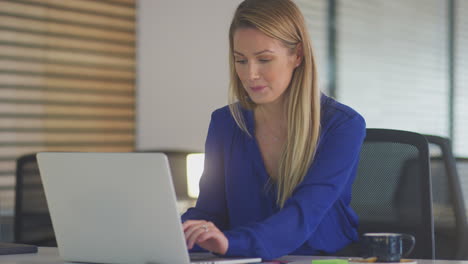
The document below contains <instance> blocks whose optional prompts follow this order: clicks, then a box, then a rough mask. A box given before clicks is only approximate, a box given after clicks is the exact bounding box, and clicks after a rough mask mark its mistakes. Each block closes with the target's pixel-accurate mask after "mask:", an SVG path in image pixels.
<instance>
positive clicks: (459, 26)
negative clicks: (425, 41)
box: [453, 0, 468, 157]
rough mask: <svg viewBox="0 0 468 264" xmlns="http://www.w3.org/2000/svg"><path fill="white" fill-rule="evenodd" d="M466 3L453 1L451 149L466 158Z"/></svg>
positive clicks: (467, 86)
mask: <svg viewBox="0 0 468 264" xmlns="http://www.w3.org/2000/svg"><path fill="white" fill-rule="evenodd" d="M467 14H468V2H467V1H464V0H458V1H455V98H454V102H455V118H454V119H455V127H454V142H453V143H454V144H453V149H454V152H455V154H456V155H458V156H462V157H468V49H467V47H468V18H467V16H466V15H467Z"/></svg>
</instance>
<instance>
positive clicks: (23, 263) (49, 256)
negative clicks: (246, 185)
mask: <svg viewBox="0 0 468 264" xmlns="http://www.w3.org/2000/svg"><path fill="white" fill-rule="evenodd" d="M323 258H324V257H313V256H312V257H311V256H286V257H283V258H281V259H280V260H282V261H292V262H289V264H310V263H311V260H312V259H323ZM327 258H328V257H327ZM64 263H65V262H64V261H63V260H62V259H61V258H60V257H59V255H58V250H57V248H47V247H40V248H39V252H38V253H37V254H18V255H0V264H64ZM417 264H468V260H466V261H457V260H426V259H424V260H417Z"/></svg>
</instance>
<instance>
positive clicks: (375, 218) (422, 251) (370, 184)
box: [351, 129, 434, 259]
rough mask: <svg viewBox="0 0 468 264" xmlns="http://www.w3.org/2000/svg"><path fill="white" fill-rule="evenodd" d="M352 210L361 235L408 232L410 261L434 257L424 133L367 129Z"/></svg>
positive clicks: (429, 180)
mask: <svg viewBox="0 0 468 264" xmlns="http://www.w3.org/2000/svg"><path fill="white" fill-rule="evenodd" d="M352 194H353V196H352V200H351V206H352V208H353V209H354V210H355V212H356V213H357V214H358V216H359V229H358V231H359V234H360V235H362V234H363V233H368V232H392V233H407V234H411V235H413V236H415V238H416V245H415V248H414V250H413V252H412V253H411V254H410V255H409V256H408V257H409V258H421V259H432V258H434V226H433V216H432V206H431V201H432V197H431V196H432V194H431V178H430V170H429V150H428V143H427V140H426V138H425V137H424V136H423V135H420V134H417V133H412V132H407V131H399V130H389V129H367V136H366V139H365V141H364V144H363V146H362V150H361V157H360V162H359V166H358V172H357V176H356V180H355V182H354V184H353V192H352Z"/></svg>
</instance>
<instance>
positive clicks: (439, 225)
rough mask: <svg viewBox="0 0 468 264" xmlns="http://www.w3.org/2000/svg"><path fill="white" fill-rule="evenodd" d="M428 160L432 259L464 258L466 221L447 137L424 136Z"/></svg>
mask: <svg viewBox="0 0 468 264" xmlns="http://www.w3.org/2000/svg"><path fill="white" fill-rule="evenodd" d="M425 136H426V138H427V140H428V142H429V151H430V157H431V179H432V201H433V214H434V231H435V256H436V259H452V260H463V259H465V258H466V256H465V255H466V251H467V248H468V242H467V236H468V233H467V222H466V221H467V220H466V215H465V204H464V200H463V195H462V190H461V187H460V180H459V176H458V173H457V167H456V161H455V158H454V157H453V153H452V148H451V143H450V140H449V139H448V138H443V137H439V136H433V135H425Z"/></svg>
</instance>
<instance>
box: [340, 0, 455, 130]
mask: <svg viewBox="0 0 468 264" xmlns="http://www.w3.org/2000/svg"><path fill="white" fill-rule="evenodd" d="M337 17H338V27H337V34H338V36H337V39H338V43H337V58H338V61H337V63H338V65H339V67H338V88H337V90H338V98H339V99H340V100H341V101H343V102H344V103H346V104H349V105H350V106H352V107H354V108H356V109H357V110H358V111H359V112H360V113H361V114H363V116H364V118H365V119H366V121H367V126H368V127H382V128H393V129H403V130H410V131H416V132H421V133H427V134H435V135H442V136H448V96H449V88H448V48H447V4H446V1H438V0H412V1H406V0H394V1H386V0H359V1H338V6H337Z"/></svg>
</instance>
